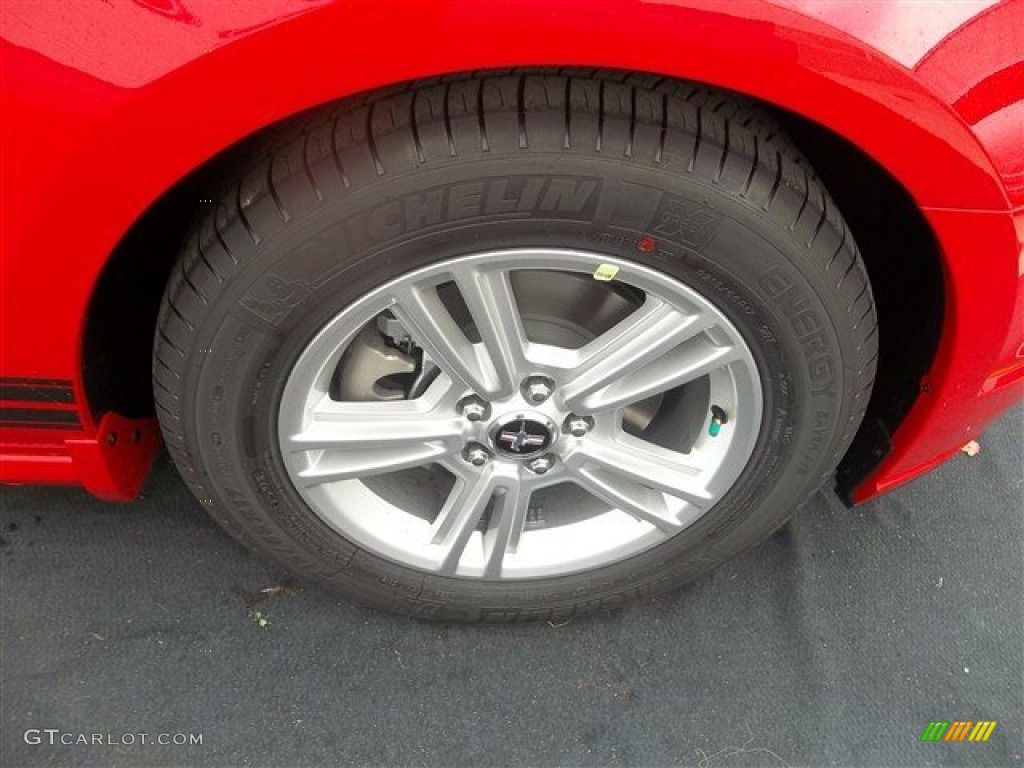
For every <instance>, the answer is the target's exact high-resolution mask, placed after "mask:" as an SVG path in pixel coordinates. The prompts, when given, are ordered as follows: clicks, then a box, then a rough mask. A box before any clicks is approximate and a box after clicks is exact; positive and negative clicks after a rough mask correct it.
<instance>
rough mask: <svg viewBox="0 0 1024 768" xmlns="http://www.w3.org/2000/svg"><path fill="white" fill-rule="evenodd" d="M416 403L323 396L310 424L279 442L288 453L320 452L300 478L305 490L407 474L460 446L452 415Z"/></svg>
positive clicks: (458, 423)
mask: <svg viewBox="0 0 1024 768" xmlns="http://www.w3.org/2000/svg"><path fill="white" fill-rule="evenodd" d="M425 405H426V404H425V403H424V402H421V401H420V400H402V401H397V402H389V403H378V402H371V403H339V402H336V401H333V400H330V399H329V398H328V397H326V396H325V397H324V398H323V399H322V400H321V401H320V403H319V404H318V405H317V406H316V407H315V408H314V409H313V412H312V419H311V420H310V423H309V424H308V425H307V426H306V427H305V429H303V430H302V431H301V432H299V433H298V434H295V435H293V436H291V437H285V438H283V439H282V448H283V449H284V450H285V451H286V452H288V453H301V452H310V451H319V452H320V455H319V456H318V457H316V458H315V460H314V461H313V462H312V463H311V465H310V466H308V467H307V468H305V469H303V470H300V471H299V472H298V476H299V478H300V480H301V481H302V482H304V483H305V484H306V485H318V484H320V483H325V482H335V481H338V480H346V479H348V478H352V477H366V476H371V475H379V474H383V473H386V472H394V471H396V470H399V469H408V468H409V467H416V466H420V465H423V464H428V463H431V462H433V461H435V460H437V459H439V458H441V457H444V456H450V455H452V454H453V453H455V452H457V451H458V450H459V449H460V448H461V446H462V423H461V421H460V419H458V418H457V417H456V416H455V414H454V413H453V414H452V415H450V416H449V415H447V414H442V413H440V412H439V410H440V409H439V408H433V409H428V408H427V407H425Z"/></svg>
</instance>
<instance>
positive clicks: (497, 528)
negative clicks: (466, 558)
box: [484, 484, 530, 579]
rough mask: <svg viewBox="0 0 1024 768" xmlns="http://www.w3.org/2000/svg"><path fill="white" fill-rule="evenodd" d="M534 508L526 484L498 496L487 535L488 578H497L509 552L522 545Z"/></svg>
mask: <svg viewBox="0 0 1024 768" xmlns="http://www.w3.org/2000/svg"><path fill="white" fill-rule="evenodd" d="M529 510H530V492H529V490H528V489H527V488H525V487H524V486H523V484H518V485H516V486H513V487H510V488H508V489H506V492H505V493H504V494H502V495H501V496H499V497H498V500H497V502H496V504H495V509H494V513H493V515H492V517H491V525H490V528H489V529H488V530H487V532H486V533H485V534H484V578H485V579H497V578H499V577H500V576H501V566H502V563H503V561H504V559H505V554H506V553H509V552H512V553H514V552H515V551H516V550H517V549H518V548H519V538H520V536H522V533H523V528H524V527H525V526H526V516H527V513H528V512H529Z"/></svg>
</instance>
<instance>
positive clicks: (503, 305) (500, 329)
mask: <svg viewBox="0 0 1024 768" xmlns="http://www.w3.org/2000/svg"><path fill="white" fill-rule="evenodd" d="M455 283H456V285H457V286H458V288H459V291H460V293H461V294H462V298H463V300H464V301H465V302H466V306H467V307H468V308H469V313H470V315H472V317H473V322H474V323H475V324H476V329H477V332H478V333H479V334H480V339H481V341H483V344H484V348H485V349H486V351H487V356H488V358H489V362H490V365H491V368H492V369H493V370H494V374H495V376H496V377H497V379H498V381H500V382H503V383H504V384H505V385H506V386H505V387H504V388H502V389H501V391H499V392H497V393H495V394H496V395H498V396H506V395H510V394H512V393H513V392H514V391H515V387H516V384H517V382H518V381H519V380H520V379H521V378H522V377H523V376H524V375H525V374H526V372H527V365H526V359H525V349H526V334H525V332H524V331H523V323H522V318H521V317H520V315H519V307H518V306H517V305H516V297H515V293H514V292H513V291H512V283H511V281H510V280H509V275H508V273H507V272H503V271H490V272H483V271H479V270H470V271H467V272H464V273H461V274H459V275H457V276H456V280H455Z"/></svg>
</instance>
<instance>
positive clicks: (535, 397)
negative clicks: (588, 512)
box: [523, 376, 555, 404]
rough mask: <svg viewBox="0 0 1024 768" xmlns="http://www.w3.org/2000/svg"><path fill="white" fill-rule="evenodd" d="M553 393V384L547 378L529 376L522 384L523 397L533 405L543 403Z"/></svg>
mask: <svg viewBox="0 0 1024 768" xmlns="http://www.w3.org/2000/svg"><path fill="white" fill-rule="evenodd" d="M554 391H555V382H554V381H552V380H551V379H549V378H548V377H547V376H531V377H530V378H528V379H527V380H526V381H524V382H523V397H525V398H526V399H527V401H529V402H531V403H534V404H539V403H543V402H544V401H545V400H547V399H548V398H549V397H551V393H552V392H554Z"/></svg>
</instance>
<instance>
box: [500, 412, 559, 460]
mask: <svg viewBox="0 0 1024 768" xmlns="http://www.w3.org/2000/svg"><path fill="white" fill-rule="evenodd" d="M557 430H558V428H557V427H556V426H555V423H554V422H553V421H552V420H551V419H549V418H548V417H547V416H545V415H544V414H541V413H536V412H526V413H522V412H520V413H512V414H508V415H506V416H503V417H502V418H499V419H497V420H495V422H494V425H493V426H492V427H491V429H490V440H491V444H492V445H493V446H494V449H495V452H496V453H497V454H498V455H499V456H502V457H503V458H509V459H530V458H533V457H534V456H538V455H540V454H542V453H544V452H545V451H546V450H548V448H550V447H551V444H552V443H553V442H554V441H555V437H556V435H557Z"/></svg>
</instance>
